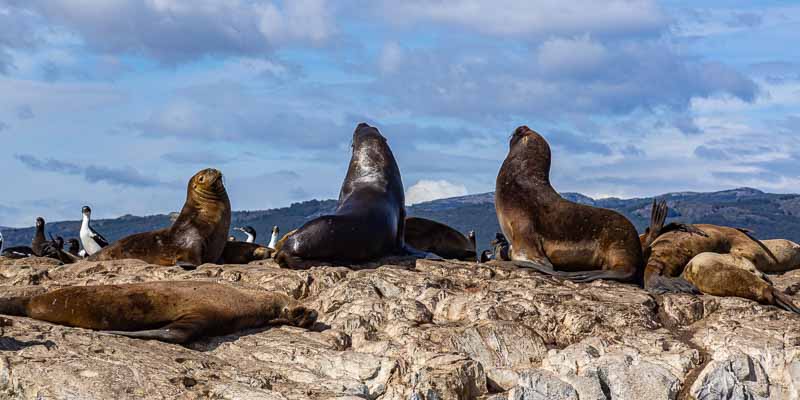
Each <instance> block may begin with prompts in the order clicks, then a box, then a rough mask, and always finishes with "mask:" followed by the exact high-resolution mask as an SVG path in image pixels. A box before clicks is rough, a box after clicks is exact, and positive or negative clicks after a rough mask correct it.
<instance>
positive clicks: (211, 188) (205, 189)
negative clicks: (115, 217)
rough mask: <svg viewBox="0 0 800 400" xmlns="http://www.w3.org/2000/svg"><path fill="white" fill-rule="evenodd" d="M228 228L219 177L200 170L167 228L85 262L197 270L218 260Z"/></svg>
mask: <svg viewBox="0 0 800 400" xmlns="http://www.w3.org/2000/svg"><path fill="white" fill-rule="evenodd" d="M230 224H231V203H230V200H228V193H227V192H226V191H225V185H224V184H223V182H222V173H221V172H219V171H218V170H216V169H204V170H202V171H200V172H198V173H197V174H195V175H194V176H193V177H192V179H190V180H189V185H188V188H187V191H186V202H185V203H184V205H183V209H182V210H181V213H180V215H179V216H178V218H177V219H176V220H175V222H174V223H173V224H172V226H171V227H169V228H166V229H160V230H157V231H152V232H144V233H138V234H135V235H131V236H128V237H126V238H124V239H121V240H119V241H117V242H116V243H114V244H112V245H110V246H108V247H105V248H103V249H102V250H101V251H100V252H98V253H95V254H94V255H92V256H91V257H89V261H103V260H120V259H126V258H135V259H139V260H142V261H145V262H148V263H150V264H158V265H181V266H197V265H200V264H203V263H214V262H217V260H219V258H220V256H221V255H222V251H223V250H224V249H225V243H226V242H227V237H228V230H229V229H230Z"/></svg>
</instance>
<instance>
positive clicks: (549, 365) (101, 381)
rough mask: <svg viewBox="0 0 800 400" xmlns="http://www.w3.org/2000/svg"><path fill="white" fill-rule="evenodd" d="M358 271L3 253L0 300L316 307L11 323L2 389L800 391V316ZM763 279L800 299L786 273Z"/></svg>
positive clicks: (479, 279)
mask: <svg viewBox="0 0 800 400" xmlns="http://www.w3.org/2000/svg"><path fill="white" fill-rule="evenodd" d="M362 267H363V266H362ZM371 267H374V269H360V270H353V269H350V268H344V267H330V266H322V267H314V268H311V269H309V270H303V271H293V270H285V269H280V268H278V267H277V265H275V264H274V263H272V262H271V261H262V262H257V263H253V264H250V265H224V266H220V265H203V266H200V267H199V268H197V269H196V270H194V271H184V270H182V269H180V268H177V267H159V266H154V265H148V264H145V263H142V262H139V261H134V260H125V261H114V262H95V263H90V262H80V263H77V264H72V265H64V266H59V265H57V263H56V262H52V261H50V260H47V259H39V258H33V259H27V260H8V259H2V258H0V286H2V289H1V290H0V297H9V296H17V295H21V294H26V293H38V292H42V291H45V290H48V289H54V288H58V287H62V286H69V285H97V284H109V283H127V282H143V281H155V280H198V281H199V280H204V281H215V282H220V283H223V284H229V285H235V286H242V287H249V288H256V289H262V290H269V291H278V292H283V293H286V294H288V295H290V296H293V297H295V298H297V299H299V300H301V301H302V302H303V303H305V304H306V305H307V306H310V307H313V308H315V309H317V310H318V311H319V320H318V323H317V325H316V326H315V327H314V329H312V330H304V329H298V328H291V327H273V328H264V329H257V330H251V331H246V332H241V333H239V334H236V335H229V336H222V337H215V338H206V339H202V340H200V341H197V342H194V343H192V344H190V345H188V346H186V347H184V346H179V345H173V344H167V343H160V342H154V341H142V340H136V339H129V338H125V337H119V336H114V335H109V334H104V333H101V332H94V331H90V330H84V329H77V328H68V327H63V326H58V325H53V324H49V323H45V322H40V321H35V320H31V319H28V318H19V317H8V318H7V319H5V320H0V321H4V322H3V323H0V325H3V326H0V329H1V330H2V334H0V398H3V399H6V398H8V399H63V398H69V399H73V398H74V399H111V398H113V399H162V398H170V399H172V398H175V399H205V398H213V399H308V398H310V399H414V400H433V399H443V400H444V399H486V400H488V399H492V400H500V399H514V400H522V399H525V400H531V399H565V400H566V399H569V400H578V399H580V400H590V399H635V400H640V399H703V400H706V399H788V400H800V316H798V315H794V314H791V313H788V312H785V311H782V310H779V309H777V308H774V307H769V306H762V305H759V304H757V303H754V302H751V301H748V300H743V299H737V298H719V297H712V296H690V295H665V296H651V295H650V294H648V293H647V292H645V291H643V290H641V289H639V288H637V287H635V286H633V285H626V284H619V283H614V282H594V283H591V284H575V283H572V282H564V281H560V280H557V279H553V278H549V277H544V276H542V275H539V274H537V273H535V272H532V271H529V270H522V269H517V268H515V267H512V266H509V265H506V264H482V265H475V264H471V263H465V262H455V261H430V260H416V261H414V260H408V259H389V260H384V262H382V263H376V264H373V265H371ZM772 278H773V281H774V282H775V283H776V285H777V286H778V287H779V288H780V289H781V290H784V289H786V290H787V292H788V293H793V296H794V299H795V300H796V301H800V295H798V294H794V293H795V292H797V291H798V287H800V286H799V284H800V271H793V272H789V273H787V274H784V275H782V276H774V277H772Z"/></svg>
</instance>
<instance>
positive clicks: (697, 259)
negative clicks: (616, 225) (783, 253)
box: [644, 224, 796, 311]
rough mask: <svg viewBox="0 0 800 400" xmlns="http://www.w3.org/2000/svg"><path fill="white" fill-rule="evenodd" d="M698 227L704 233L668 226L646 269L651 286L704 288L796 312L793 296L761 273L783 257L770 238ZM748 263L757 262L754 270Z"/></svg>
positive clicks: (647, 283) (673, 289)
mask: <svg viewBox="0 0 800 400" xmlns="http://www.w3.org/2000/svg"><path fill="white" fill-rule="evenodd" d="M692 226H693V228H694V229H696V230H697V231H699V233H697V232H694V231H691V232H689V231H684V230H677V229H676V230H670V231H666V232H664V233H662V234H661V236H659V237H658V238H657V239H656V240H655V241H654V242H653V244H652V245H651V246H650V249H651V253H650V257H649V258H648V260H647V265H646V267H645V271H644V287H645V289H648V290H649V291H651V292H655V293H664V292H696V291H698V290H699V291H700V292H702V293H707V294H713V295H716V296H736V297H743V298H747V299H751V300H755V301H758V302H761V303H764V304H774V305H777V306H780V307H782V308H785V309H787V310H790V311H796V309H795V308H794V305H793V304H792V302H791V300H789V299H788V298H785V296H783V295H782V294H781V293H778V292H776V291H775V289H774V288H773V287H772V285H771V284H769V280H768V278H767V277H766V276H764V275H763V274H762V273H761V272H764V271H773V270H774V269H775V265H776V264H777V263H778V262H779V260H778V259H777V258H776V257H775V255H774V254H773V253H772V251H771V250H770V249H769V248H768V247H767V246H765V245H764V243H762V242H760V241H758V240H756V239H755V238H753V237H751V236H750V235H749V234H748V233H747V231H745V230H742V229H737V228H731V227H727V226H718V225H708V224H696V225H692ZM748 264H752V269H751V268H742V265H748ZM690 267H691V268H690ZM753 271H757V272H758V273H754V272H753ZM765 284H766V285H765Z"/></svg>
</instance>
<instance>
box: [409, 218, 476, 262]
mask: <svg viewBox="0 0 800 400" xmlns="http://www.w3.org/2000/svg"><path fill="white" fill-rule="evenodd" d="M405 241H406V243H407V244H408V245H409V246H411V247H413V248H415V249H417V250H420V251H426V252H430V253H434V254H436V255H438V256H440V257H443V258H447V259H456V260H462V261H474V260H476V254H475V233H474V232H472V236H471V239H470V237H467V236H464V235H463V234H462V233H461V232H459V231H457V230H455V229H453V228H451V227H450V226H447V225H445V224H443V223H441V222H438V221H434V220H430V219H427V218H420V217H408V218H406V231H405Z"/></svg>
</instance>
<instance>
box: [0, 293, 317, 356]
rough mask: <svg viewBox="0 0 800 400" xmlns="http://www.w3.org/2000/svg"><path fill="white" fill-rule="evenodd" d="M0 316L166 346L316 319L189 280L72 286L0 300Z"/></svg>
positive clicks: (288, 302)
mask: <svg viewBox="0 0 800 400" xmlns="http://www.w3.org/2000/svg"><path fill="white" fill-rule="evenodd" d="M0 314H5V315H17V316H24V317H30V318H34V319H38V320H42V321H47V322H52V323H56V324H60V325H67V326H73V327H79V328H86V329H94V330H101V331H109V332H108V333H113V334H117V335H123V336H128V337H133V338H139V339H152V340H160V341H163V342H170V343H186V342H189V341H192V340H194V339H196V338H199V337H202V336H217V335H225V334H229V333H234V332H238V331H241V330H244V329H249V328H257V327H261V326H265V325H267V324H272V323H283V324H289V325H294V326H299V327H308V326H310V325H312V324H313V323H314V321H315V320H316V316H317V313H316V312H315V311H313V310H309V309H306V308H305V307H303V306H300V305H299V304H298V303H297V302H296V301H295V300H294V299H292V298H290V297H289V296H286V295H284V294H279V293H269V292H263V291H253V290H245V289H238V288H234V287H231V286H227V285H222V284H218V283H213V282H192V281H176V282H145V283H133V284H123V285H100V286H72V287H67V288H63V289H58V290H55V291H51V292H48V293H44V294H40V295H36V296H30V297H16V298H8V299H0Z"/></svg>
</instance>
